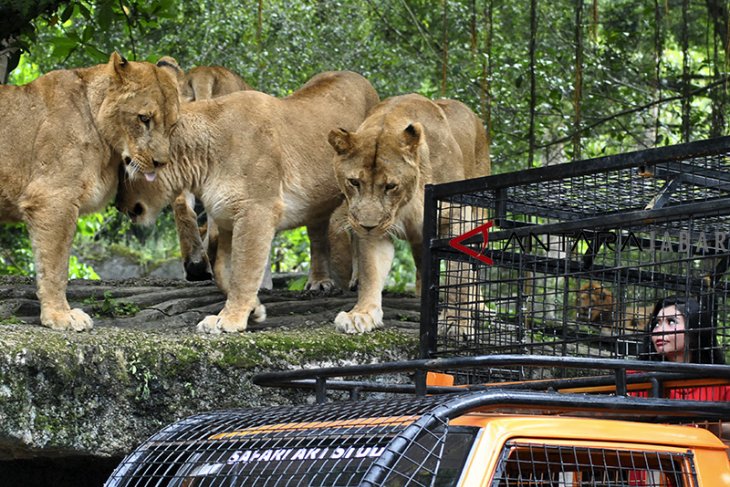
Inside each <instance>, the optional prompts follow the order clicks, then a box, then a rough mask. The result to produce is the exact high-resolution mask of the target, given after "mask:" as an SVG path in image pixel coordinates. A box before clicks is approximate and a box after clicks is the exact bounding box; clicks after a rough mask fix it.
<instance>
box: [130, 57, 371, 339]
mask: <svg viewBox="0 0 730 487" xmlns="http://www.w3.org/2000/svg"><path fill="white" fill-rule="evenodd" d="M378 101H379V98H378V94H377V93H376V91H375V89H374V88H373V87H372V85H371V84H370V82H368V80H366V79H365V78H364V77H362V76H360V75H359V74H356V73H353V72H349V71H335V72H325V73H321V74H318V75H317V76H315V77H313V78H312V79H311V80H309V81H308V82H307V83H306V84H305V85H304V86H302V87H301V88H300V89H298V90H297V91H295V92H294V93H293V94H292V95H290V96H288V97H286V98H282V99H279V98H276V97H273V96H270V95H266V94H264V93H260V92H257V91H239V92H236V93H232V94H230V95H226V96H224V97H220V98H214V99H212V100H206V101H198V102H192V103H187V104H183V105H182V108H181V115H180V119H179V121H178V123H177V125H176V127H175V130H173V132H172V134H171V157H172V160H173V162H174V163H173V164H170V165H169V166H168V167H167V168H166V170H165V171H163V172H161V174H160V176H159V177H158V178H157V180H156V181H152V182H149V181H141V180H133V181H130V182H128V183H125V184H123V185H122V186H121V189H120V191H119V194H118V198H117V207H118V208H119V209H120V210H121V211H124V212H126V213H127V214H129V215H130V216H131V217H132V218H133V220H134V221H135V222H137V223H151V222H152V221H154V219H155V217H156V215H157V214H158V213H159V212H160V210H161V209H162V208H163V207H164V206H165V205H166V204H168V203H169V202H170V201H171V200H172V199H173V198H174V196H175V195H177V194H179V193H180V192H181V191H183V190H188V191H190V192H192V193H193V194H194V195H195V196H196V197H197V198H199V199H200V200H201V201H202V202H203V205H204V206H205V209H206V211H207V212H208V214H209V215H210V216H211V217H212V218H213V220H214V221H215V223H216V225H217V226H218V229H219V235H218V249H217V254H218V255H217V258H216V261H215V265H214V269H213V271H214V274H215V279H216V284H217V285H218V286H219V287H220V288H221V290H222V291H223V292H225V293H226V294H227V300H226V304H225V306H224V308H223V310H222V311H221V312H220V313H219V314H218V315H214V316H208V317H206V318H205V319H203V320H202V321H201V322H200V323H199V324H198V327H197V329H198V330H199V331H201V332H207V333H220V332H239V331H244V330H245V329H246V327H247V324H248V319H249V316H251V317H252V318H253V319H254V320H255V321H261V320H263V319H264V318H265V316H266V311H265V308H264V307H263V306H262V305H261V303H260V302H259V300H258V296H257V291H258V284H259V283H260V282H261V277H262V276H263V273H264V266H265V263H266V259H267V256H268V255H269V254H270V250H271V240H272V238H273V237H274V234H275V233H276V232H277V231H280V230H285V229H289V228H296V227H299V226H302V225H306V227H307V232H308V234H309V237H310V243H311V246H310V252H311V256H312V258H311V262H312V265H311V269H310V274H309V281H308V286H309V287H310V288H323V289H329V288H331V287H332V285H333V283H332V279H331V277H330V270H329V268H328V259H327V255H328V254H329V249H328V246H327V227H328V225H329V222H328V220H329V217H330V214H331V213H332V211H333V210H334V209H335V208H336V207H337V206H338V205H339V204H340V203H341V202H342V198H343V197H342V195H341V193H340V191H339V188H338V186H337V181H336V180H335V176H334V172H333V171H332V166H331V161H332V156H333V154H334V153H333V150H332V148H331V147H330V146H329V145H328V144H327V134H328V132H329V130H330V128H331V127H338V126H340V127H345V128H350V129H354V128H356V127H357V126H358V124H359V123H360V122H361V121H362V120H364V119H365V116H366V115H367V113H368V112H369V111H370V109H371V108H372V107H373V106H375V105H376V104H377V103H378Z"/></svg>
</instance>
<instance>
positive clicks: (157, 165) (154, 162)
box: [152, 159, 165, 167]
mask: <svg viewBox="0 0 730 487" xmlns="http://www.w3.org/2000/svg"><path fill="white" fill-rule="evenodd" d="M152 165H153V166H155V167H160V166H164V165H165V163H164V162H160V161H155V160H154V159H153V160H152Z"/></svg>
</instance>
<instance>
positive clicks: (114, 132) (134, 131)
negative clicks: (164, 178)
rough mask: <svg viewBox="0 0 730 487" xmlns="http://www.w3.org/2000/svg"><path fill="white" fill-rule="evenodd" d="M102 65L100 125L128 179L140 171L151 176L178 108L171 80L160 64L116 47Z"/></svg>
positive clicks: (165, 155)
mask: <svg viewBox="0 0 730 487" xmlns="http://www.w3.org/2000/svg"><path fill="white" fill-rule="evenodd" d="M107 67H108V70H109V74H110V78H111V80H112V81H111V86H110V89H109V90H108V96H107V97H106V99H105V100H104V102H103V103H102V105H101V109H100V112H99V119H100V126H101V128H102V131H103V132H104V135H105V137H106V139H107V140H108V141H109V142H110V143H111V144H112V145H113V146H114V147H115V148H116V150H117V151H119V153H120V154H121V156H122V159H123V160H124V162H125V166H126V169H127V173H128V174H129V176H130V177H131V178H132V179H134V178H135V177H136V176H137V175H138V174H143V175H144V176H145V178H146V179H147V180H148V181H153V180H154V179H155V177H156V175H157V170H158V169H159V168H160V167H162V166H163V165H164V164H166V163H167V162H169V159H170V143H169V140H170V130H171V128H172V127H173V126H174V125H175V123H176V122H177V119H178V113H179V109H180V102H179V95H178V87H177V81H176V80H175V78H174V77H173V76H172V74H170V72H169V71H168V70H166V69H162V68H159V67H157V66H155V65H153V64H150V63H137V62H128V61H126V60H125V59H124V58H122V57H121V56H119V55H118V54H116V53H114V54H113V55H112V57H111V59H110V60H109V64H108V66H107Z"/></svg>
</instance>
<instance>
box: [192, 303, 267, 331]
mask: <svg viewBox="0 0 730 487" xmlns="http://www.w3.org/2000/svg"><path fill="white" fill-rule="evenodd" d="M260 307H263V306H260ZM256 310H258V307H257V308H256ZM263 314H264V316H263V318H266V311H265V309H264V311H263ZM248 316H249V313H244V314H243V316H242V317H240V318H235V317H232V316H231V315H224V314H223V313H220V314H218V315H212V316H206V317H205V318H204V319H203V321H201V322H200V323H198V331H199V332H201V333H210V334H212V335H218V334H220V333H221V332H223V333H238V332H241V331H246V327H247V325H248ZM263 318H261V319H263ZM254 319H257V315H255V314H254Z"/></svg>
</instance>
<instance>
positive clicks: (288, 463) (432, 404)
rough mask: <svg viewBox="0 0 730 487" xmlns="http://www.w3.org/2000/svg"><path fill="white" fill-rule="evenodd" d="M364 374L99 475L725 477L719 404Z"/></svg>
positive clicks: (539, 482) (187, 433) (496, 482)
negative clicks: (393, 384) (326, 396)
mask: <svg viewBox="0 0 730 487" xmlns="http://www.w3.org/2000/svg"><path fill="white" fill-rule="evenodd" d="M431 364H432V363H431ZM322 370H326V369H319V371H320V372H321V371H322ZM360 372H361V370H360ZM333 373H335V372H333ZM336 373H341V370H340V369H337V371H336ZM358 373H359V372H358ZM324 375H327V374H324ZM324 375H322V374H320V375H317V376H316V377H317V378H316V379H315V380H314V381H313V383H312V384H313V385H314V386H315V387H317V388H319V387H321V386H322V385H323V383H325V382H326V381H325V380H322V378H323V377H324ZM342 375H345V374H342ZM330 376H331V377H334V376H333V375H330ZM674 378H675V379H676V376H674ZM296 381H300V382H299V383H298V385H300V386H302V385H305V384H304V382H301V380H300V379H296ZM296 381H295V382H296ZM368 384H371V386H372V387H369V386H368V385H367V384H364V383H354V382H349V383H345V382H344V381H342V383H341V384H338V383H336V382H332V381H330V384H329V385H328V387H330V391H331V390H333V389H334V390H336V389H349V390H353V388H354V389H357V390H359V391H369V392H368V394H370V392H373V391H374V392H373V395H375V396H376V397H371V398H366V399H363V400H357V401H352V400H337V401H328V402H325V403H321V404H311V405H303V406H277V407H270V408H255V409H239V410H227V411H213V412H207V413H201V414H197V415H195V416H192V417H189V418H186V419H183V420H181V421H179V422H177V423H174V424H172V425H170V426H168V427H166V428H165V429H163V430H162V431H160V432H159V433H157V434H155V435H154V436H152V437H151V438H150V439H149V440H147V441H146V442H144V443H143V444H142V445H140V446H139V447H138V448H137V449H136V450H135V451H133V452H132V453H131V454H130V455H128V456H127V458H125V459H124V461H123V462H122V463H121V464H120V465H119V466H118V467H117V469H116V470H115V471H114V472H113V474H112V475H111V477H110V478H109V480H108V481H107V483H106V485H107V486H109V487H112V486H114V487H116V486H124V487H131V486H180V487H194V486H196V487H197V486H205V487H214V486H225V487H234V486H439V487H445V486H474V487H476V486H485V487H486V486H488V487H588V486H590V487H633V486H637V487H639V486H642V487H720V486H730V463H729V462H728V454H727V449H726V446H725V444H724V443H723V442H722V441H721V440H720V439H719V438H718V437H717V436H716V435H715V434H713V433H712V432H711V431H710V430H709V429H707V428H703V427H699V426H698V424H703V425H712V426H713V427H716V429H719V428H720V427H721V426H722V421H721V419H722V418H729V417H730V405H728V404H727V403H720V402H706V401H685V400H681V401H680V400H668V399H664V398H660V397H632V396H630V395H616V394H586V393H576V392H571V393H561V392H556V391H554V390H553V391H544V390H524V389H514V388H512V389H510V388H501V387H477V388H471V389H469V390H465V389H463V388H462V389H459V390H455V389H456V388H448V391H446V390H444V389H442V388H436V387H434V388H427V392H428V393H429V394H428V395H423V396H419V395H408V396H404V395H395V396H393V395H388V394H387V392H389V391H387V390H386V389H387V387H384V386H383V385H382V384H374V385H372V383H368ZM290 385H291V384H290ZM383 388H384V389H383ZM379 389H383V390H386V391H385V393H384V392H383V391H382V390H380V391H379ZM320 392H321V391H318V398H319V399H321V396H320V394H319V393H320ZM670 423H675V424H670ZM686 423H694V424H686Z"/></svg>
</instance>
